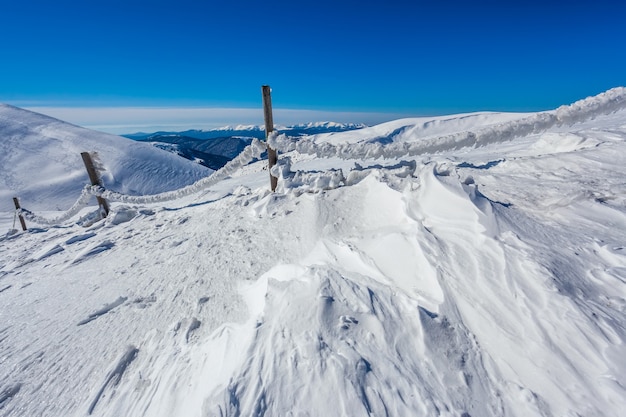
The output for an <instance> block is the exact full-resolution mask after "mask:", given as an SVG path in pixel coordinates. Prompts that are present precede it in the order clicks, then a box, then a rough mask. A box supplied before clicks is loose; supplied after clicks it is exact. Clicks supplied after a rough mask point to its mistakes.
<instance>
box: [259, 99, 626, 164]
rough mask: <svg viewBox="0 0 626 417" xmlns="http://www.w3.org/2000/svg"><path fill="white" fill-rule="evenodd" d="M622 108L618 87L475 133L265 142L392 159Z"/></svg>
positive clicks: (529, 131) (488, 141) (343, 155)
mask: <svg viewBox="0 0 626 417" xmlns="http://www.w3.org/2000/svg"><path fill="white" fill-rule="evenodd" d="M624 108H626V88H624V87H618V88H614V89H611V90H608V91H607V92H605V93H602V94H599V95H597V96H594V97H589V98H586V99H584V100H580V101H577V102H575V103H573V104H571V105H567V106H561V107H559V108H558V109H556V110H552V111H547V112H541V113H536V114H533V115H531V116H528V117H525V118H523V119H520V120H513V121H510V122H505V123H500V124H497V125H494V126H489V127H486V128H484V129H480V130H477V131H475V132H472V131H466V132H460V133H455V134H451V135H444V136H439V137H434V138H425V139H423V140H419V141H415V142H391V143H388V144H381V143H372V142H359V143H354V144H352V143H345V144H338V145H333V144H331V143H316V142H315V141H314V140H313V139H300V138H291V137H288V136H285V135H278V134H276V133H273V134H272V135H270V136H269V137H268V144H269V146H272V147H274V148H275V149H277V150H279V151H281V152H289V151H293V150H295V151H298V152H300V153H303V154H311V155H316V156H318V157H321V158H328V157H339V158H343V159H370V158H371V159H377V158H384V159H392V158H401V157H403V156H416V155H421V154H424V153H436V152H440V151H444V150H456V149H461V148H465V147H471V146H484V145H488V144H491V143H497V142H505V141H510V140H513V139H515V138H519V137H524V136H528V135H533V134H538V133H542V132H544V131H546V130H548V129H551V128H553V127H558V126H562V125H566V126H569V125H573V124H575V123H579V122H582V121H585V120H589V119H593V118H595V117H597V116H601V115H605V114H610V113H614V112H616V111H618V110H621V109H624Z"/></svg>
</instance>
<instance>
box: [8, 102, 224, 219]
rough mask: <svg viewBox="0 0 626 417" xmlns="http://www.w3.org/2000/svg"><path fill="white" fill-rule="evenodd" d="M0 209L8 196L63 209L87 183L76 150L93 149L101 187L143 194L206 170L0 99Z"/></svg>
mask: <svg viewBox="0 0 626 417" xmlns="http://www.w3.org/2000/svg"><path fill="white" fill-rule="evenodd" d="M0 138H1V139H0V166H2V173H0V211H6V210H10V209H12V208H13V205H12V200H11V198H12V197H16V196H17V197H19V198H20V200H21V202H22V206H23V207H26V208H29V209H33V210H55V209H56V210H65V209H67V208H69V207H70V206H71V205H72V204H73V203H74V202H75V201H76V199H77V198H78V197H79V196H80V194H81V191H82V189H83V187H84V185H85V184H86V183H88V178H87V173H86V171H85V167H84V164H83V161H82V158H81V156H80V153H81V152H97V153H98V155H99V159H100V162H101V164H102V166H103V167H104V169H105V171H103V172H102V180H103V182H104V185H105V186H106V187H107V188H110V189H113V190H116V191H119V192H122V193H124V194H133V195H143V194H155V193H160V192H165V191H171V190H175V189H177V188H180V187H182V186H185V185H188V184H191V183H193V182H195V181H197V180H198V179H200V178H203V177H205V176H207V175H209V174H210V173H211V172H212V171H211V170H209V169H207V168H204V167H201V166H198V165H197V164H193V163H190V162H189V161H186V160H184V159H182V158H178V157H176V156H174V155H172V154H170V153H168V152H164V151H161V150H158V149H156V148H154V147H152V146H150V145H149V144H144V143H138V142H134V141H131V140H128V139H124V138H121V137H119V136H114V135H110V134H106V133H101V132H95V131H91V130H88V129H84V128H81V127H77V126H74V125H71V124H68V123H65V122H62V121H59V120H56V119H53V118H51V117H48V116H44V115H41V114H37V113H33V112H30V111H27V110H23V109H19V108H16V107H12V106H8V105H2V104H0Z"/></svg>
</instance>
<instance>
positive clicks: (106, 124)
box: [27, 106, 406, 134]
mask: <svg viewBox="0 0 626 417" xmlns="http://www.w3.org/2000/svg"><path fill="white" fill-rule="evenodd" d="M27 109H28V110H32V111H35V112H37V113H42V114H46V115H48V116H52V117H54V118H57V119H60V120H63V121H66V122H70V123H73V124H76V125H79V126H84V127H86V128H89V129H95V130H100V131H104V132H109V133H115V134H123V133H134V132H138V131H143V132H154V131H158V130H173V131H176V130H186V129H212V128H216V127H222V126H227V125H262V124H263V110H262V109H250V108H197V107H189V108H180V107H172V108H167V107H51V106H31V107H27ZM400 117H406V115H399V114H390V113H368V112H333V111H318V110H294V109H274V123H276V124H278V125H284V126H288V125H294V124H299V123H308V122H321V121H332V122H339V123H365V124H368V125H372V124H377V123H382V122H384V121H388V120H393V119H398V118H400Z"/></svg>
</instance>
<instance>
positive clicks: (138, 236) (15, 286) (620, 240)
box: [0, 90, 626, 417]
mask: <svg viewBox="0 0 626 417" xmlns="http://www.w3.org/2000/svg"><path fill="white" fill-rule="evenodd" d="M616 91H617V90H616ZM620 91H621V90H619V91H617V93H615V91H613V92H609V93H610V94H609V93H607V95H605V96H602V97H600V99H597V100H596V99H590V100H588V101H585V103H587V104H588V105H584V106H580V105H576V106H578V107H576V106H572V107H567V108H564V109H565V110H561V116H559V117H561V118H562V120H567V117H566V116H567V115H568V114H570V113H568V112H569V110H568V109H572V112H574V110H573V109H574V108H576V109H577V110H575V111H579V112H583V113H584V112H586V113H585V114H586V115H587V116H585V117H586V118H583V117H582V116H581V117H578V118H576V120H577V123H576V124H573V125H571V126H570V125H568V124H566V123H563V124H561V125H558V124H554V125H551V126H549V127H546V128H545V131H544V130H543V128H542V129H540V131H534V130H532V131H531V133H530V134H523V135H521V136H520V137H516V138H513V137H512V136H507V135H504V136H502V137H501V139H502V141H501V142H496V141H494V140H495V139H496V136H490V137H491V138H492V139H494V140H489V141H484V142H481V143H480V144H481V145H484V146H471V147H463V148H460V149H459V148H457V146H456V145H454V143H453V144H452V145H450V142H445V140H444V141H443V142H441V141H436V142H437V143H439V145H441V146H439V145H438V147H437V148H436V152H433V153H424V154H420V155H418V156H406V154H402V155H400V154H396V153H393V152H392V153H390V154H386V158H388V159H382V158H380V155H382V154H380V155H379V154H378V153H376V152H375V153H371V152H370V153H366V154H356V155H352V156H350V155H349V154H348V152H346V153H345V154H341V153H337V152H335V151H336V148H328V149H331V150H332V152H331V151H329V152H328V153H326V150H322V151H320V152H322V154H321V156H322V157H319V156H320V155H319V153H317V152H318V150H320V149H326V148H323V146H326V145H325V144H324V143H323V141H322V140H321V139H319V138H318V139H315V140H313V139H312V140H311V141H307V140H304V142H305V143H308V145H306V146H307V147H308V148H307V149H313V150H315V152H314V153H316V154H317V155H318V157H317V158H316V157H312V156H310V155H306V154H303V153H301V152H299V151H298V150H297V148H296V149H295V150H290V151H289V152H288V153H287V154H285V155H283V156H281V163H280V164H279V166H277V167H276V168H275V170H276V171H275V172H276V173H277V174H279V177H280V181H279V193H274V194H272V193H268V191H267V179H268V178H267V177H268V172H267V170H265V169H263V166H264V163H263V162H256V163H252V164H249V165H246V166H243V165H242V166H239V167H238V169H237V170H236V171H233V172H230V173H229V174H228V175H229V176H228V177H226V178H224V179H223V180H222V181H220V182H219V183H216V184H214V185H212V186H211V188H203V189H202V191H201V193H202V194H197V193H196V194H189V195H187V196H184V197H181V198H179V199H175V200H169V201H165V200H158V201H157V200H150V199H146V200H142V201H137V202H126V203H122V204H119V203H114V204H113V205H112V206H113V212H112V215H111V216H110V217H109V218H108V219H106V220H103V221H98V222H95V223H93V224H92V225H91V226H89V227H87V228H85V227H81V226H79V225H77V224H65V225H61V226H56V227H49V228H41V229H36V228H34V230H33V231H31V232H29V233H17V234H13V235H8V236H5V237H4V238H2V239H0V251H1V253H2V257H1V258H0V303H2V304H1V305H2V306H3V307H2V309H0V314H1V315H2V316H1V317H0V323H2V325H0V358H2V361H0V375H7V377H6V378H4V379H2V382H0V411H1V412H2V413H3V415H4V416H6V417H9V416H10V417H13V416H18V415H19V416H21V415H51V416H57V415H77V416H78V415H81V416H84V415H94V416H118V415H133V416H171V415H185V416H238V415H253V416H262V415H286V416H289V415H291V416H318V415H319V416H322V415H350V416H360V415H363V416H368V415H373V416H387V415H389V416H393V415H429V416H430V415H433V416H436V415H440V416H463V417H468V416H575V415H581V416H587V415H593V416H615V415H620V413H621V410H623V409H624V407H625V406H626V392H625V390H624V387H625V386H626V381H625V380H624V378H625V377H624V375H626V372H625V371H626V360H625V359H624V358H626V351H625V350H624V341H625V340H626V242H625V241H624V236H626V204H625V201H626V200H625V195H626V194H625V191H626V190H625V188H624V184H626V169H625V167H626V164H624V155H626V111H625V110H624V109H622V110H619V109H617V108H616V106H617V107H619V106H621V105H622V104H621V103H622V101H620V97H622V96H623V92H620ZM614 93H615V94H614ZM598 101H601V102H602V103H604V104H598ZM616 103H617V104H616ZM598 109H600V110H598ZM588 110H589V111H588ZM596 110H597V111H596ZM558 112H559V110H557V113H558ZM601 113H608V114H601ZM590 116H593V118H589V117H590ZM531 117H532V116H528V118H527V119H521V120H522V121H523V120H530V119H529V118H531ZM572 117H573V116H572ZM478 119H481V120H480V122H478ZM570 119H571V118H570ZM511 120H515V121H519V120H520V119H518V118H517V116H511ZM448 123H449V124H452V125H453V126H460V125H463V124H464V123H476V126H477V129H476V132H477V133H475V134H476V137H480V132H482V130H480V129H479V128H478V126H479V125H480V124H483V125H484V126H486V127H485V129H486V130H485V132H486V131H490V132H492V131H495V130H497V129H495V128H494V126H496V125H498V123H502V116H501V115H494V117H493V118H490V117H489V116H488V115H481V116H477V119H473V118H472V117H470V118H468V119H464V121H458V122H455V121H453V118H450V121H449V122H448ZM506 123H508V122H506V121H504V124H505V125H506ZM524 123H525V122H524ZM524 123H522V122H520V125H524ZM434 127H435V125H433V128H434ZM505 127H506V126H505ZM397 128H398V126H394V129H392V130H396V129H397ZM437 128H438V129H441V131H439V132H437V133H436V135H441V133H442V132H443V134H444V135H445V134H446V132H445V131H444V128H443V127H442V126H440V125H438V127H437ZM500 128H502V126H500ZM380 129H381V131H382V130H383V129H386V128H380ZM450 129H451V131H452V133H451V134H455V133H454V132H453V130H454V129H452V128H450ZM455 129H456V128H455ZM494 129H495V130H494ZM507 129H508V128H507ZM520 129H521V128H520ZM524 129H525V128H524ZM505 130H506V129H505ZM418 131H420V132H421V130H420V129H416V130H415V132H418ZM507 131H508V130H507ZM457 133H458V132H457ZM355 134H356V133H355V132H346V133H345V134H342V135H346V138H347V139H346V141H345V143H348V142H350V141H352V140H353V138H354V135H355ZM413 134H415V135H417V136H416V137H409V136H407V137H405V139H406V141H407V142H410V143H414V144H416V145H415V146H419V143H420V136H419V135H420V134H421V133H419V134H418V133H413ZM275 139H276V140H278V138H275ZM372 139H375V140H372V143H374V145H373V146H375V148H376V149H381V148H379V145H380V146H382V149H383V150H384V149H385V146H392V145H393V143H394V140H395V139H393V138H392V137H390V138H389V141H388V142H389V145H387V144H386V143H385V142H386V141H385V140H381V138H380V137H377V138H372ZM383 139H384V138H383ZM366 140H367V139H366ZM403 140H404V139H403ZM446 140H447V139H446ZM329 142H332V143H333V144H334V145H333V146H343V145H342V143H344V142H342V140H341V135H340V134H337V135H333V136H332V141H329ZM477 144H478V142H477V143H474V145H477ZM318 145H319V146H320V147H318V148H316V147H317V146H318ZM350 146H352V145H350ZM356 146H361V142H359V143H357V144H356ZM345 149H348V146H347V145H346V147H345ZM352 149H355V148H352ZM372 149H374V148H372ZM303 150H304V149H303ZM394 152H395V151H394ZM364 155H365V156H364ZM346 157H347V158H348V159H345V158H346ZM74 197H75V196H74ZM2 221H3V222H7V221H10V216H7V215H4V216H3V217H2Z"/></svg>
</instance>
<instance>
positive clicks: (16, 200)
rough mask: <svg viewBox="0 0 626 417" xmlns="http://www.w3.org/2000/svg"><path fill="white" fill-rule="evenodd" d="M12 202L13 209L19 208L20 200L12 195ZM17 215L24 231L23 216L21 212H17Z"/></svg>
mask: <svg viewBox="0 0 626 417" xmlns="http://www.w3.org/2000/svg"><path fill="white" fill-rule="evenodd" d="M13 204H15V210H19V209H20V208H21V207H20V201H19V200H18V199H17V197H13ZM18 217H19V218H20V224H21V225H22V230H23V231H26V230H27V229H26V222H25V221H24V216H22V215H21V214H18ZM14 219H15V218H14Z"/></svg>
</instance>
